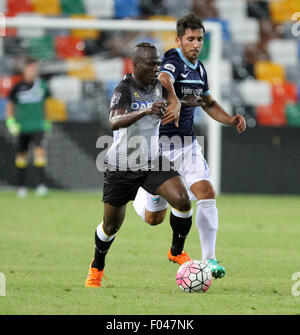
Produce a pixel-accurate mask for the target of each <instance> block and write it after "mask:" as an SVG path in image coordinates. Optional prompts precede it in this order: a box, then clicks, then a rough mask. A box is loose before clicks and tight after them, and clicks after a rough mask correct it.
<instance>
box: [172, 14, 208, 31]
mask: <svg viewBox="0 0 300 335" xmlns="http://www.w3.org/2000/svg"><path fill="white" fill-rule="evenodd" d="M189 28H190V29H192V30H194V29H203V32H204V33H205V28H204V26H203V23H202V20H201V18H200V17H199V16H196V15H195V14H193V13H191V14H187V15H185V16H183V17H182V18H181V19H179V20H178V21H177V24H176V30H177V36H178V37H182V36H183V35H184V34H185V31H186V29H189Z"/></svg>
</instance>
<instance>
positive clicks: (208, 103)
mask: <svg viewBox="0 0 300 335" xmlns="http://www.w3.org/2000/svg"><path fill="white" fill-rule="evenodd" d="M199 106H201V107H202V108H203V109H204V110H205V112H206V113H207V114H208V115H209V116H210V117H211V118H213V119H214V120H216V121H218V122H221V123H223V124H226V125H228V126H232V127H234V128H236V130H237V132H238V133H239V134H241V133H243V132H244V131H245V130H246V121H245V118H244V117H243V116H241V115H239V114H236V115H235V116H233V117H231V116H230V115H229V114H227V113H226V112H225V111H224V109H223V108H222V107H221V106H220V105H219V104H218V102H217V101H215V100H214V99H213V98H212V96H211V95H206V96H203V97H202V101H199Z"/></svg>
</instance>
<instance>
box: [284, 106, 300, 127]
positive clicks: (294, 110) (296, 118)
mask: <svg viewBox="0 0 300 335" xmlns="http://www.w3.org/2000/svg"><path fill="white" fill-rule="evenodd" d="M286 118H287V124H288V125H289V126H294V127H300V104H299V103H298V104H288V105H287V106H286Z"/></svg>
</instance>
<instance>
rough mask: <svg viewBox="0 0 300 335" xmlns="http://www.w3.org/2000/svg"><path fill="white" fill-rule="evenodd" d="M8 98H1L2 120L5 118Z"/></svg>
mask: <svg viewBox="0 0 300 335" xmlns="http://www.w3.org/2000/svg"><path fill="white" fill-rule="evenodd" d="M6 103H7V99H3V98H0V121H3V120H5V107H6Z"/></svg>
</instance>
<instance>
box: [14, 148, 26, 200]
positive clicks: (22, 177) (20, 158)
mask: <svg viewBox="0 0 300 335" xmlns="http://www.w3.org/2000/svg"><path fill="white" fill-rule="evenodd" d="M15 166H16V172H17V186H18V192H17V196H18V197H19V198H25V197H26V196H27V187H26V175H27V173H26V172H27V166H28V154H27V151H22V152H17V154H16V157H15Z"/></svg>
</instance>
